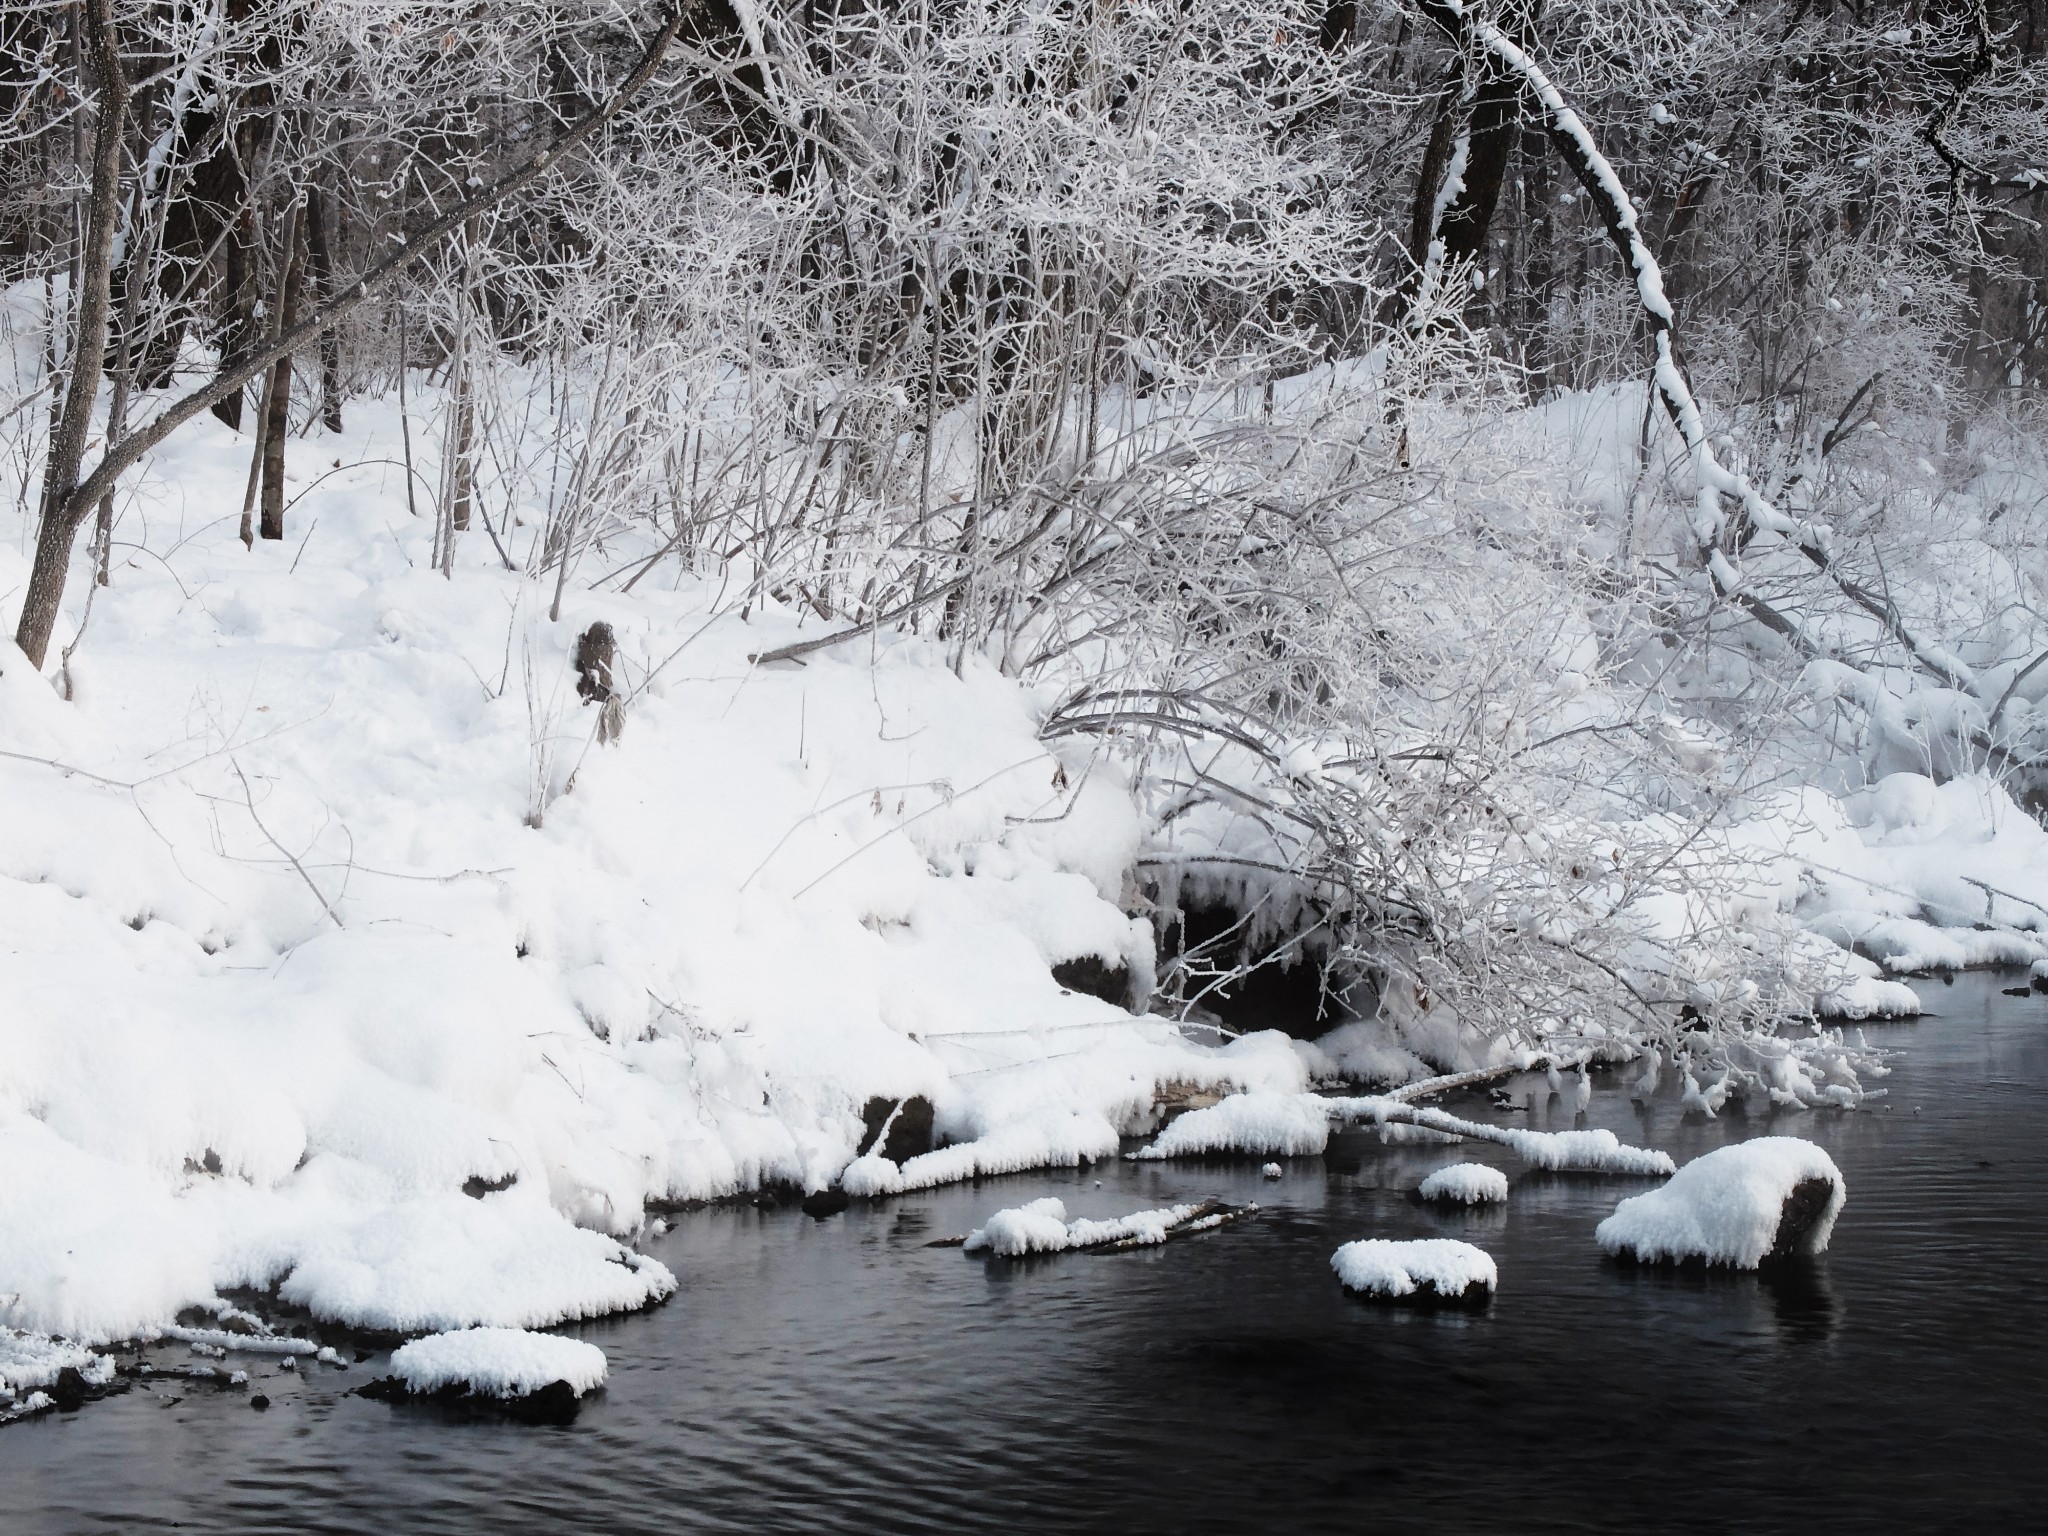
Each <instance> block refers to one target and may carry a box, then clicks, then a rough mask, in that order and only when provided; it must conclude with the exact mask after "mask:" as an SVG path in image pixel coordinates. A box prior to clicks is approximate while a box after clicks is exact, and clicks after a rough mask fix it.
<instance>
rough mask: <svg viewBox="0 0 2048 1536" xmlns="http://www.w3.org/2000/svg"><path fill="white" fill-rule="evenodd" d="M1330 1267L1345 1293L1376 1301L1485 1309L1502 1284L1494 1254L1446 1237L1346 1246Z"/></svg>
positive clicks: (1370, 1241)
mask: <svg viewBox="0 0 2048 1536" xmlns="http://www.w3.org/2000/svg"><path fill="white" fill-rule="evenodd" d="M1330 1267H1331V1268H1332V1269H1334V1270H1335V1271H1336V1272H1337V1278H1338V1279H1339V1280H1341V1281H1342V1282H1343V1283H1344V1288H1345V1289H1346V1290H1348V1291H1355V1292H1357V1293H1358V1294H1360V1295H1362V1296H1370V1297H1373V1298H1374V1299H1376V1300H1379V1301H1415V1302H1423V1303H1428V1302H1461V1303H1463V1304H1465V1305H1467V1306H1472V1305H1479V1306H1484V1305H1485V1304H1486V1303H1487V1302H1489V1301H1491V1300H1492V1299H1493V1291H1494V1287H1495V1286H1496V1285H1498V1284H1499V1283H1500V1271H1499V1270H1498V1269H1497V1268H1496V1267H1495V1265H1494V1262H1493V1255H1492V1254H1490V1253H1488V1252H1487V1251H1486V1250H1485V1249H1483V1248H1475V1247H1473V1246H1472V1245H1471V1244H1470V1243H1460V1242H1455V1241H1453V1240H1452V1239H1450V1238H1447V1237H1424V1238H1416V1239H1413V1240H1411V1241H1409V1242H1389V1241H1388V1240H1386V1239H1384V1238H1377V1237H1374V1238H1367V1239H1365V1240H1364V1241H1362V1242H1356V1243H1346V1244H1345V1245H1344V1246H1343V1247H1342V1248H1339V1249H1338V1250H1337V1251H1336V1253H1334V1254H1333V1255H1331V1258H1330Z"/></svg>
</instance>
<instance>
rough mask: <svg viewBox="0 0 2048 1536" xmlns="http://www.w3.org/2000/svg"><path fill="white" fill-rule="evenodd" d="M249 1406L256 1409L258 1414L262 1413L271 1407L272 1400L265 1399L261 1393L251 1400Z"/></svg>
mask: <svg viewBox="0 0 2048 1536" xmlns="http://www.w3.org/2000/svg"><path fill="white" fill-rule="evenodd" d="M249 1406H250V1407H251V1408H254V1409H255V1410H256V1411H257V1412H258V1413H261V1412H263V1410H264V1409H266V1408H268V1407H269V1406H270V1399H269V1398H267V1397H265V1396H264V1395H263V1394H262V1393H261V1392H258V1393H257V1394H256V1395H255V1396H254V1397H252V1398H250V1399H249Z"/></svg>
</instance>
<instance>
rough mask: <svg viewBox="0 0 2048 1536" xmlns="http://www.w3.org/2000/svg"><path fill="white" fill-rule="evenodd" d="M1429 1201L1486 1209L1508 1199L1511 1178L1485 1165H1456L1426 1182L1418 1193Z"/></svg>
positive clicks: (1417, 1190)
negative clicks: (1487, 1204)
mask: <svg viewBox="0 0 2048 1536" xmlns="http://www.w3.org/2000/svg"><path fill="white" fill-rule="evenodd" d="M1415 1192H1416V1193H1417V1194H1418V1195H1420V1196H1421V1197H1422V1198H1423V1199H1425V1200H1446V1201H1455V1202H1457V1203H1459V1204H1462V1205H1484V1204H1486V1203H1487V1202H1488V1201H1493V1200H1505V1199H1507V1197H1508V1176H1507V1175H1506V1174H1504V1173H1502V1172H1501V1171H1500V1170H1499V1169H1498V1168H1489V1167H1488V1166H1487V1165H1486V1164H1485V1163H1452V1164H1451V1165H1450V1166H1449V1167H1448V1168H1439V1169H1437V1171H1436V1172H1435V1173H1432V1174H1431V1175H1430V1176H1429V1177H1428V1178H1426V1179H1424V1180H1423V1181H1422V1183H1421V1185H1420V1186H1419V1187H1418V1188H1417V1189H1416V1191H1415Z"/></svg>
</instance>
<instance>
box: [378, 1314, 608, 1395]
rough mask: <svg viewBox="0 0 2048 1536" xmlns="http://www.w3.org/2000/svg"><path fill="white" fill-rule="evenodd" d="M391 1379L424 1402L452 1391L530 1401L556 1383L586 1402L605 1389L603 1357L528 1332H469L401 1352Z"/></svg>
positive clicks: (416, 1343) (589, 1348)
mask: <svg viewBox="0 0 2048 1536" xmlns="http://www.w3.org/2000/svg"><path fill="white" fill-rule="evenodd" d="M391 1374H392V1375H393V1376H394V1377H396V1378H397V1379H398V1380H399V1381H401V1382H403V1383H404V1384H405V1386H406V1388H407V1390H408V1391H410V1392H412V1393H414V1394H416V1395H419V1396H425V1395H427V1394H429V1393H435V1392H441V1391H445V1390H447V1389H449V1388H455V1389H458V1390H462V1391H466V1392H468V1393H470V1394H473V1395H475V1396H478V1397H495V1398H515V1397H527V1396H530V1395H532V1394H533V1393H535V1392H539V1391H540V1390H542V1389H543V1388H545V1387H549V1386H552V1385H553V1384H554V1383H556V1382H558V1381H559V1382H564V1383H566V1384H567V1385H568V1388H569V1390H570V1392H571V1393H573V1394H574V1395H575V1396H577V1397H582V1396H583V1395H584V1394H585V1393H588V1392H592V1391H595V1390H596V1389H597V1388H598V1387H601V1386H603V1385H604V1381H605V1375H606V1366H605V1358H604V1351H603V1350H601V1349H599V1348H598V1347H597V1346H596V1345H595V1344H586V1343H584V1342H583V1341H582V1340H581V1339H565V1338H561V1337H559V1336H558V1335H555V1334H548V1333H532V1332H529V1331H527V1330H526V1329H523V1328H465V1329H463V1330H461V1331H460V1332H457V1333H435V1334H429V1335H428V1336H427V1337H426V1338H423V1339H414V1340H413V1341H412V1342H411V1343H410V1344H405V1345H402V1346H400V1347H399V1348H398V1349H397V1350H395V1351H394V1352H393V1353H392V1356H391Z"/></svg>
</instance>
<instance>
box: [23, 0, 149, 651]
mask: <svg viewBox="0 0 2048 1536" xmlns="http://www.w3.org/2000/svg"><path fill="white" fill-rule="evenodd" d="M78 16H79V22H80V25H81V27H82V30H83V38H82V41H83V44H84V47H83V49H82V54H83V58H82V66H83V69H84V71H85V73H86V76H87V80H88V83H89V85H90V88H91V90H92V92H93V95H94V97H95V98H96V108H97V110H96V111H95V113H94V135H93V149H92V185H91V189H90V191H89V192H88V194H87V199H86V215H85V238H84V240H83V242H82V244H81V248H80V253H79V263H78V266H79V274H80V280H79V286H78V288H77V289H76V290H75V291H76V293H77V296H78V297H77V302H76V305H75V307H74V309H73V311H72V326H71V362H70V369H69V371H68V374H67V377H66V380H65V385H64V408H63V410H62V412H61V413H60V414H59V416H58V418H57V429H56V431H55V432H54V433H53V434H52V435H51V438H50V454H49V459H48V461H47V463H46V466H45V468H44V471H43V501H42V521H41V525H40V526H39V527H38V528H37V530H36V554H35V562H34V564H33V565H32V566H31V568H30V570H29V579H28V591H27V592H26V593H24V594H23V597H22V605H21V626H20V635H19V636H18V637H17V638H19V639H21V641H22V647H21V648H22V650H23V651H25V652H26V653H27V655H28V660H29V665H31V666H33V667H36V668H40V667H41V666H42V664H43V657H44V656H45V655H46V654H47V653H48V650H49V644H50V631H51V630H52V629H54V628H55V627H56V623H57V607H58V604H59V603H61V602H62V601H63V597H64V577H65V571H66V567H68V566H69V565H70V563H71V544H72V541H73V539H75V538H76V537H77V534H78V526H79V524H80V523H82V522H84V521H85V515H86V513H87V512H88V511H89V510H90V509H91V507H92V505H93V501H92V500H89V499H87V498H85V497H82V496H79V495H77V494H76V492H77V490H78V471H79V467H80V465H81V464H83V462H84V460H85V441H86V436H87V433H88V432H89V431H90V429H91V427H92V408H93V401H94V399H95V398H96V397H97V396H98V394H99V387H100V370H101V368H102V366H103V365H104V363H105V361H106V352H107V311H108V307H109V303H110V295H111V293H112V282H113V266H114V230H115V228H116V226H117V225H118V224H119V222H120V216H121V140H122V130H123V129H124V128H125V126H126V124H127V120H128V78H127V76H126V74H124V73H123V71H122V66H121V48H120V39H119V38H118V36H117V35H116V33H115V30H114V13H113V0H84V4H83V5H82V6H81V8H80V10H79V13H78Z"/></svg>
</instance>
